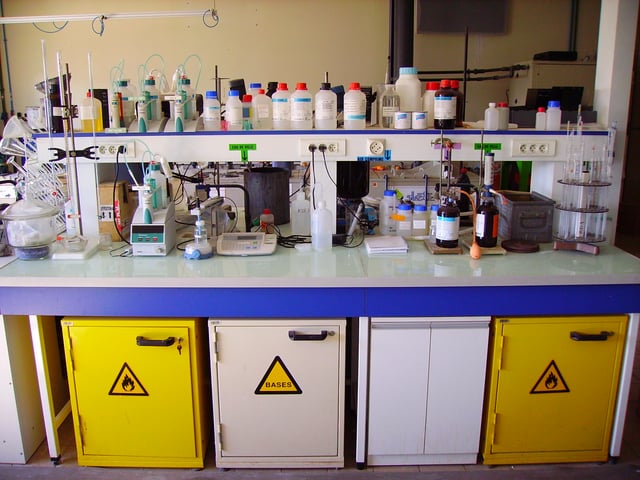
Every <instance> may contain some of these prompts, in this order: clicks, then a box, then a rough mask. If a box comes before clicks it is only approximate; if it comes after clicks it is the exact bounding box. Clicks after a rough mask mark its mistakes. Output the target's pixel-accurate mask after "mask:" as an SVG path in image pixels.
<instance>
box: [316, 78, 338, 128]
mask: <svg viewBox="0 0 640 480" xmlns="http://www.w3.org/2000/svg"><path fill="white" fill-rule="evenodd" d="M337 118H338V96H337V95H336V94H335V92H334V91H333V90H331V84H330V83H329V82H322V83H321V84H320V90H318V92H317V93H316V96H315V122H316V128H318V129H323V130H333V129H335V128H336V127H337V126H338V120H337Z"/></svg>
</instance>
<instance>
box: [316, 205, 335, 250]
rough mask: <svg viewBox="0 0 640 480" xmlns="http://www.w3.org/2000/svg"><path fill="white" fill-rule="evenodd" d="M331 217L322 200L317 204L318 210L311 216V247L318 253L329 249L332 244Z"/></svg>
mask: <svg viewBox="0 0 640 480" xmlns="http://www.w3.org/2000/svg"><path fill="white" fill-rule="evenodd" d="M332 222H333V215H331V212H330V211H329V210H328V209H327V207H326V203H325V202H324V200H320V201H319V202H318V208H316V209H315V210H314V211H313V214H312V215H311V246H312V247H313V249H314V250H316V251H318V252H322V251H327V250H330V249H331V245H332V243H333V240H332V237H333V228H332V225H331V224H332Z"/></svg>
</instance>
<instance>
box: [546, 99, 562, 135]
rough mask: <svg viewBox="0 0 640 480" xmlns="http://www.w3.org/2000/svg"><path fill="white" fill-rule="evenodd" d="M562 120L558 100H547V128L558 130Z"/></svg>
mask: <svg viewBox="0 0 640 480" xmlns="http://www.w3.org/2000/svg"><path fill="white" fill-rule="evenodd" d="M561 122H562V110H560V102H559V101H557V100H549V104H548V105H547V128H546V129H547V130H560V124H561Z"/></svg>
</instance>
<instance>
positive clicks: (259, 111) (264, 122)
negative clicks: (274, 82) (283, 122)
mask: <svg viewBox="0 0 640 480" xmlns="http://www.w3.org/2000/svg"><path fill="white" fill-rule="evenodd" d="M251 103H252V105H253V128H254V130H271V129H272V128H273V118H272V117H273V113H272V111H271V106H272V103H271V99H270V98H269V97H267V96H266V95H265V93H264V88H259V89H258V94H257V95H256V96H255V97H253V100H251Z"/></svg>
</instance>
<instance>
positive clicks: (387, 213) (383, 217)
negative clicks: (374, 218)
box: [378, 190, 397, 235]
mask: <svg viewBox="0 0 640 480" xmlns="http://www.w3.org/2000/svg"><path fill="white" fill-rule="evenodd" d="M395 209H396V192H395V190H385V191H384V196H383V197H382V201H381V202H380V208H379V213H378V223H379V224H380V233H381V234H382V235H395V234H396V232H397V222H396V220H395V219H394V218H393V214H394V213H395Z"/></svg>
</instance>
